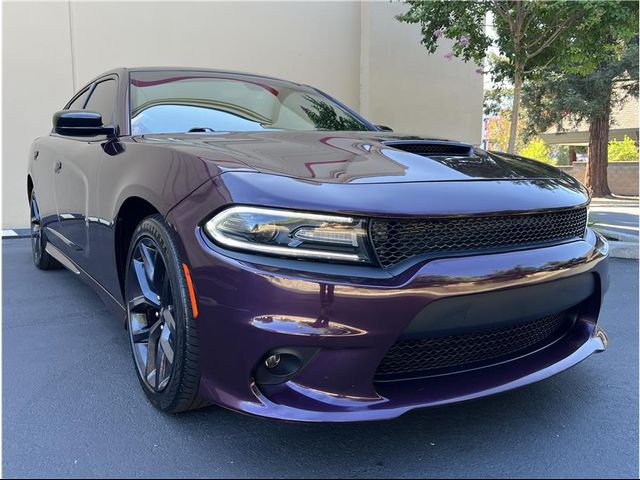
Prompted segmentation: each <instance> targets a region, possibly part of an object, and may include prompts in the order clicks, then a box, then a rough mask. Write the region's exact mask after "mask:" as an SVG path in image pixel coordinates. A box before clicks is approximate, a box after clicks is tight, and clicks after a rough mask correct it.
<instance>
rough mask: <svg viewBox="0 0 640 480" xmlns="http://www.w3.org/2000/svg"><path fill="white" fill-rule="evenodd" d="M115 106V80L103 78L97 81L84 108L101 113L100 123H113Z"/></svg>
mask: <svg viewBox="0 0 640 480" xmlns="http://www.w3.org/2000/svg"><path fill="white" fill-rule="evenodd" d="M115 107H116V82H115V80H104V81H102V82H100V83H97V84H96V86H95V88H94V89H93V92H92V93H91V96H90V97H89V101H88V102H87V105H86V106H85V107H84V108H85V110H89V111H91V112H98V113H100V114H101V115H102V123H104V124H105V125H106V124H113V123H114V118H113V114H114V112H115Z"/></svg>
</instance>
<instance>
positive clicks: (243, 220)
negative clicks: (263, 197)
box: [204, 206, 371, 263]
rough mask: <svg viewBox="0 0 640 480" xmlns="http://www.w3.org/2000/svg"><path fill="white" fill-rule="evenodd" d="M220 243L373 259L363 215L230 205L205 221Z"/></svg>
mask: <svg viewBox="0 0 640 480" xmlns="http://www.w3.org/2000/svg"><path fill="white" fill-rule="evenodd" d="M204 229H205V231H206V232H207V234H208V235H209V236H210V237H211V239H212V240H214V241H215V242H216V243H218V244H219V245H221V246H224V247H228V248H232V249H236V250H245V251H249V252H259V253H266V254H270V255H278V256H287V257H296V258H309V259H317V260H337V261H342V262H359V263H370V262H371V259H370V257H369V254H368V253H367V245H366V242H367V229H366V223H365V221H364V220H362V219H357V218H351V217H343V216H337V215H321V214H315V213H304V212H293V211H289V210H277V209H271V208H258V207H241V206H239V207H231V208H228V209H226V210H223V211H222V212H220V213H219V214H217V215H216V216H215V217H213V218H212V219H211V220H209V221H208V222H207V223H205V225H204Z"/></svg>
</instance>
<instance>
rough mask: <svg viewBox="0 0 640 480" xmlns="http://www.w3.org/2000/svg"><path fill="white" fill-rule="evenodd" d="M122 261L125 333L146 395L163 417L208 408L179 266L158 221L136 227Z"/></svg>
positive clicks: (161, 221) (170, 240)
mask: <svg viewBox="0 0 640 480" xmlns="http://www.w3.org/2000/svg"><path fill="white" fill-rule="evenodd" d="M127 259H128V260H127V270H126V280H125V296H126V301H127V328H128V330H129V338H130V342H131V352H132V355H133V361H134V364H135V367H136V373H137V375H138V379H139V380H140V384H141V385H142V388H143V390H144V392H145V394H146V395H147V397H148V398H149V400H150V401H151V403H153V404H154V405H155V406H156V407H157V408H158V409H160V410H163V411H166V412H172V413H176V412H183V411H186V410H192V409H195V408H200V407H203V406H206V405H208V402H206V401H204V400H203V399H201V398H200V397H199V395H198V389H199V385H200V368H199V364H198V341H197V335H196V327H195V319H194V318H193V312H192V306H191V303H190V297H189V291H188V287H187V283H186V278H185V273H184V270H183V262H182V259H181V256H180V254H179V252H178V250H177V248H176V242H175V240H174V238H173V233H172V232H171V230H170V229H169V228H168V226H167V225H166V223H165V222H164V219H163V218H162V217H161V216H160V215H152V216H150V217H147V218H146V219H144V220H143V221H142V222H141V223H140V225H138V227H137V228H136V230H135V232H134V234H133V238H132V240H131V245H130V247H129V255H128V257H127Z"/></svg>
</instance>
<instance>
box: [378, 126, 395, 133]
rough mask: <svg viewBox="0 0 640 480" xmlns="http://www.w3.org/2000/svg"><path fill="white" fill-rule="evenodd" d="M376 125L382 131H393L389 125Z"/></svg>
mask: <svg viewBox="0 0 640 480" xmlns="http://www.w3.org/2000/svg"><path fill="white" fill-rule="evenodd" d="M376 127H378V128H379V129H380V130H382V131H383V132H393V129H392V128H391V127H387V126H386V125H376Z"/></svg>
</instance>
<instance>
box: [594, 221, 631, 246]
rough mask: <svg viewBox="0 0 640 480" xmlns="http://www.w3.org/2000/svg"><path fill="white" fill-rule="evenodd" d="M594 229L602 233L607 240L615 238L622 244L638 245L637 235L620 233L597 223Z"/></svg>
mask: <svg viewBox="0 0 640 480" xmlns="http://www.w3.org/2000/svg"><path fill="white" fill-rule="evenodd" d="M593 227H594V228H595V230H596V231H597V232H598V233H601V234H602V235H604V236H605V237H607V238H613V239H614V240H618V241H620V242H631V243H638V236H637V235H629V234H627V233H622V232H618V231H617V230H610V229H608V228H604V227H600V226H599V225H598V224H597V223H594V224H593Z"/></svg>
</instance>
